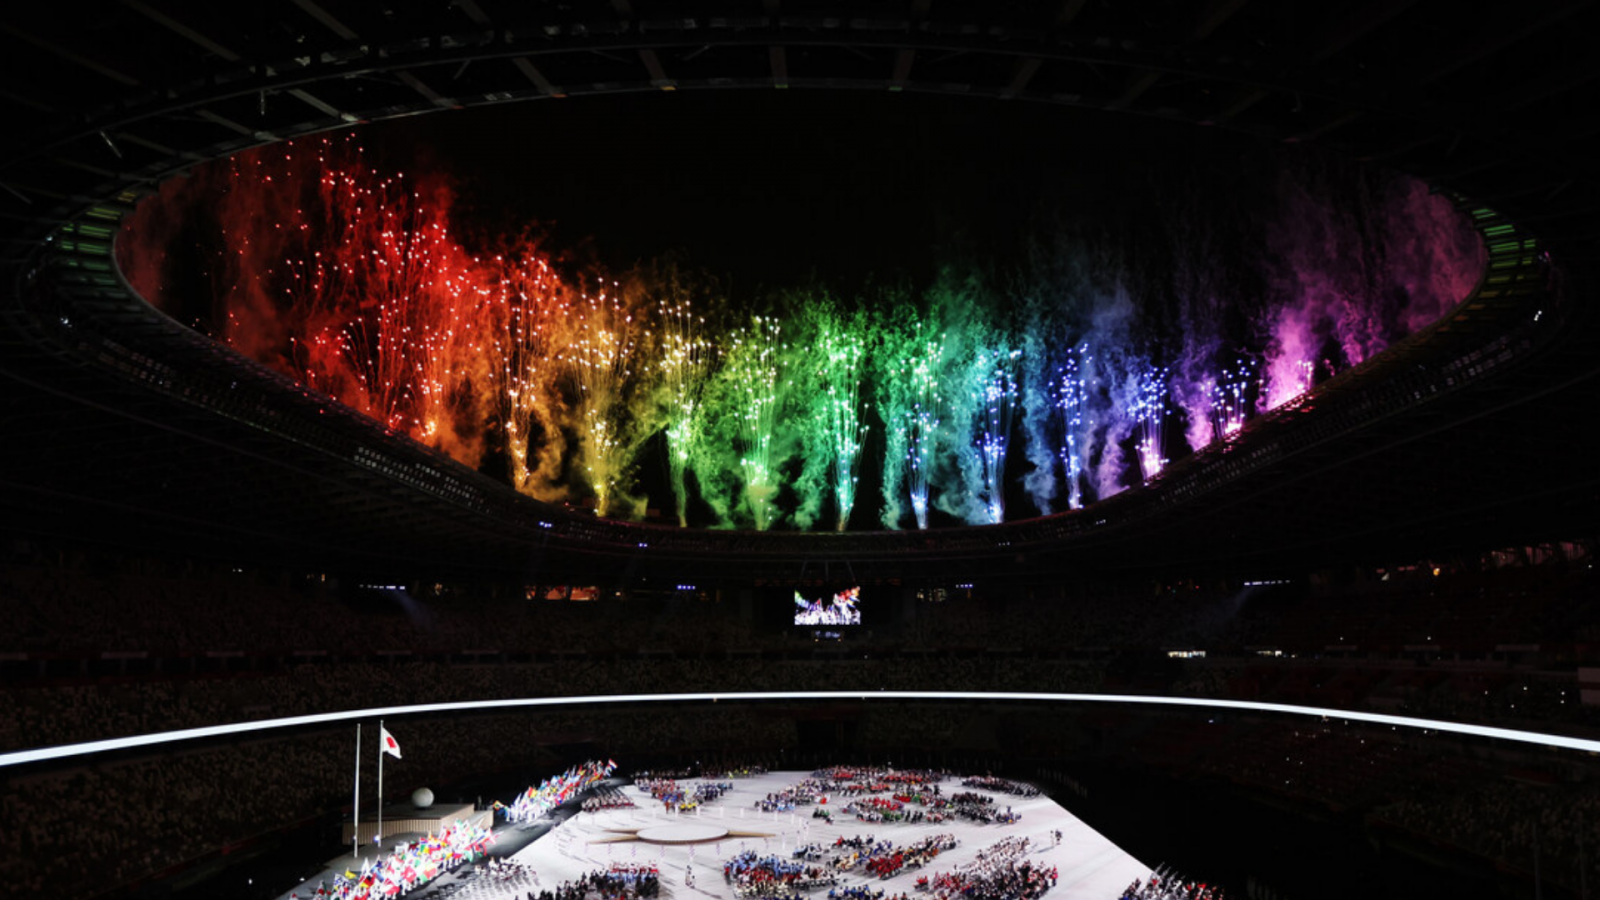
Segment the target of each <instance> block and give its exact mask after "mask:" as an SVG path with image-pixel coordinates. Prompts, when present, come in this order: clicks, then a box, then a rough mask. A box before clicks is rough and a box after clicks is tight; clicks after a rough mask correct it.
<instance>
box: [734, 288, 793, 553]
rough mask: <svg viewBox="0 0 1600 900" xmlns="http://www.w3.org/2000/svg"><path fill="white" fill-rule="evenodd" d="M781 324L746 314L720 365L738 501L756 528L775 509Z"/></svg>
mask: <svg viewBox="0 0 1600 900" xmlns="http://www.w3.org/2000/svg"><path fill="white" fill-rule="evenodd" d="M782 337H783V326H782V325H781V324H779V322H778V320H777V319H774V318H771V317H769V316H752V317H751V319H750V321H749V323H748V324H746V325H745V326H744V327H742V328H740V329H739V330H738V331H735V332H734V334H733V337H732V342H731V344H730V346H729V348H728V352H727V360H728V363H727V367H726V368H725V369H724V371H723V376H724V385H725V392H724V393H723V395H722V396H723V397H725V398H727V403H728V407H729V408H727V409H726V412H725V416H726V418H728V419H731V420H732V421H733V422H734V423H736V425H737V447H738V450H737V452H738V459H739V475H740V476H741V478H742V479H743V493H744V506H745V509H746V510H747V511H748V512H749V515H750V521H751V522H752V523H753V524H754V525H755V527H756V528H757V529H760V530H762V531H765V530H766V529H768V528H771V527H772V523H773V521H774V520H775V518H776V515H777V504H776V500H777V496H778V487H779V478H778V440H779V434H778V414H779V411H780V410H781V408H782V405H783V400H784V390H783V389H784V388H785V387H787V383H786V382H785V381H784V377H785V375H786V371H785V370H786V369H787V365H786V362H787V360H786V356H787V355H788V354H787V350H788V348H787V347H786V346H785V345H784V344H783V342H782Z"/></svg>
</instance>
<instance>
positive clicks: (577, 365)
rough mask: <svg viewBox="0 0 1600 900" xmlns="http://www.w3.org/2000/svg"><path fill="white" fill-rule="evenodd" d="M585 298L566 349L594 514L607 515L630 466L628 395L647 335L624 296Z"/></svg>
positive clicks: (564, 357) (576, 308)
mask: <svg viewBox="0 0 1600 900" xmlns="http://www.w3.org/2000/svg"><path fill="white" fill-rule="evenodd" d="M616 287H617V286H616V285H615V284H613V285H612V288H613V290H612V291H611V292H609V293H608V292H606V291H604V290H601V291H599V292H596V293H584V294H582V295H581V296H580V297H579V298H578V301H577V302H576V303H575V304H573V312H574V319H573V325H572V340H571V343H569V344H568V345H567V346H566V347H565V348H563V350H562V356H561V358H562V361H563V362H564V363H565V364H566V367H567V374H568V377H569V378H570V379H571V384H572V386H573V391H574V395H573V405H574V407H575V410H576V413H577V422H578V426H579V432H578V445H579V449H580V451H581V452H582V454H583V462H584V471H585V473H586V475H587V478H588V482H589V489H590V490H591V491H593V492H594V496H595V512H596V514H598V515H602V516H604V515H608V514H610V511H611V503H612V501H613V500H614V499H615V497H616V494H617V492H618V490H619V488H620V487H621V485H620V484H619V482H620V481H621V479H622V478H623V476H624V474H625V472H626V470H627V464H628V461H629V450H630V441H629V435H628V425H629V423H628V418H627V416H628V409H627V406H626V402H627V399H628V398H627V396H626V391H627V388H628V385H629V382H630V380H632V378H633V375H634V369H633V362H634V359H633V358H634V351H635V349H636V348H637V343H638V341H640V340H641V339H647V338H648V336H649V333H648V332H646V331H644V330H643V329H642V328H640V327H639V326H638V325H637V324H636V322H635V319H634V315H633V313H632V311H631V310H629V309H628V308H627V305H626V304H625V303H624V301H623V298H622V295H621V292H620V291H617V290H615V288H616Z"/></svg>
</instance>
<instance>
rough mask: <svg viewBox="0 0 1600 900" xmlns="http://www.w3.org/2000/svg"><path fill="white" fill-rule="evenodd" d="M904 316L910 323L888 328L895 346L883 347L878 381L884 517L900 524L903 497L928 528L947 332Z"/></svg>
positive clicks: (895, 525)
mask: <svg viewBox="0 0 1600 900" xmlns="http://www.w3.org/2000/svg"><path fill="white" fill-rule="evenodd" d="M904 319H905V321H906V322H907V325H908V327H905V328H904V329H903V331H902V332H901V333H900V334H899V335H895V333H894V332H890V333H889V334H890V335H891V336H890V337H888V338H887V340H888V341H891V342H893V346H892V347H885V348H884V351H885V356H884V358H885V360H886V362H887V367H886V368H885V370H884V371H882V372H881V373H880V375H879V380H878V388H879V396H880V397H881V399H880V401H879V410H880V412H881V413H882V415H883V421H884V423H885V424H886V426H887V429H888V441H887V444H888V449H887V451H886V453H885V454H884V473H883V496H884V509H885V511H884V517H883V522H884V524H885V525H888V526H889V527H890V528H898V527H899V523H900V516H901V502H902V501H903V500H908V501H909V502H910V503H911V512H912V515H913V516H914V517H915V519H916V522H917V527H918V528H927V527H928V488H929V484H930V479H931V478H932V474H933V467H934V462H935V455H934V454H935V453H936V452H937V446H938V440H939V429H940V427H941V426H942V425H943V424H944V409H945V400H944V393H943V387H942V385H941V384H940V376H941V374H942V372H943V371H944V346H945V337H944V336H943V335H936V334H932V333H931V329H928V328H927V327H925V326H924V324H923V323H922V322H921V320H919V319H916V318H914V314H911V313H907V314H906V315H905V316H904Z"/></svg>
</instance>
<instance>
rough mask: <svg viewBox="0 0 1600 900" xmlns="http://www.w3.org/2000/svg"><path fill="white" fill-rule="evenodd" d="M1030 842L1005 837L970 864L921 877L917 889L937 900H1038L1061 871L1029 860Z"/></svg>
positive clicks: (1051, 885) (1019, 837) (1019, 838)
mask: <svg viewBox="0 0 1600 900" xmlns="http://www.w3.org/2000/svg"><path fill="white" fill-rule="evenodd" d="M1029 843H1030V842H1029V840H1028V838H1026V837H1021V836H1018V837H1009V838H1005V839H1003V840H1001V841H998V842H996V843H995V844H992V845H991V846H989V847H988V848H986V849H984V850H982V851H979V853H978V857H977V859H976V860H975V861H974V862H972V863H971V864H969V865H966V866H963V867H961V868H958V869H956V870H955V871H953V872H940V873H938V874H936V875H934V876H932V877H931V878H929V877H926V876H924V877H921V878H918V879H917V890H919V891H927V892H929V893H931V894H932V895H933V896H934V897H936V898H938V900H957V898H959V900H1038V898H1039V897H1041V896H1043V895H1044V892H1045V891H1048V890H1050V888H1052V887H1054V886H1055V883H1056V881H1057V879H1058V878H1059V877H1060V872H1059V871H1058V870H1057V868H1056V867H1055V866H1049V867H1046V866H1043V865H1038V864H1036V863H1034V861H1033V860H1030V859H1027V858H1026V855H1027V852H1028V847H1029Z"/></svg>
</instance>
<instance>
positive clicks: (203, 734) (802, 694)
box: [0, 691, 1600, 768]
mask: <svg viewBox="0 0 1600 900" xmlns="http://www.w3.org/2000/svg"><path fill="white" fill-rule="evenodd" d="M718 700H732V701H735V702H739V701H747V700H980V701H993V700H1011V701H1023V702H1031V703H1129V704H1143V705H1146V706H1189V707H1197V708H1200V709H1224V710H1241V711H1244V712H1268V713H1286V714H1288V715H1294V716H1314V717H1316V718H1319V719H1343V720H1346V721H1350V722H1366V723H1369V724H1372V725H1391V726H1395V727H1405V728H1417V729H1422V730H1424V731H1439V732H1444V733H1446V734H1463V735H1470V736H1472V737H1486V738H1494V739H1496V740H1502V741H1516V742H1518V743H1523V744H1537V745H1539V746H1541V747H1556V748H1559V749H1562V750H1578V751H1580V752H1584V753H1600V741H1597V740H1587V739H1584V738H1577V737H1568V736H1566V735H1560V734H1542V733H1540V732H1537V731H1520V730H1518V729H1515V728H1491V727H1489V726H1486V725H1467V724H1464V723H1461V722H1444V721H1440V720H1438V719H1418V718H1413V717H1411V716H1391V715H1386V714H1384V713H1370V712H1356V711H1353V710H1348V709H1329V708H1327V707H1321V706H1295V705H1293V704H1288V703H1258V702H1255V701H1253V700H1213V699H1209V698H1204V697H1161V696H1150V695H1137V694H1046V693H1029V692H1018V691H759V692H749V693H698V694H601V695H594V696H586V697H524V698H521V699H516V700H473V701H464V702H460V703H420V704H416V705H414V706H379V707H373V708H372V709H351V710H345V711H343V712H330V713H315V714H312V715H306V716H288V717H286V718H281V719H258V720H256V721H254V722H236V723H233V724H230V725H208V726H206V727H204V728H185V729H182V730H180V731H160V732H156V733H155V734H141V735H134V736H133V737H122V738H109V739H107V740H101V741H86V742H84V743H81V744H62V745H60V746H56V747H41V748H38V749H34V750H19V751H16V752H14V753H4V754H0V768H5V767H7V766H20V765H24V764H26V763H35V762H46V761H49V760H58V759H70V758H73V757H78V756H92V755H94V754H96V753H109V752H111V751H114V750H130V749H133V748H136V747H152V746H157V745H160V744H172V743H177V742H179V741H192V740H198V739H200V738H214V737H227V736H229V735H236V734H249V733H251V732H255V731H271V730H274V729H279V728H297V727H300V726H303V725H325V724H329V723H334V722H350V721H354V720H356V719H372V718H378V717H380V716H384V717H393V716H408V715H422V714H427V713H447V712H466V711H475V710H485V709H519V708H524V707H540V706H552V707H556V706H604V705H608V704H623V703H704V702H707V701H710V702H713V703H714V702H716V701H718Z"/></svg>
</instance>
